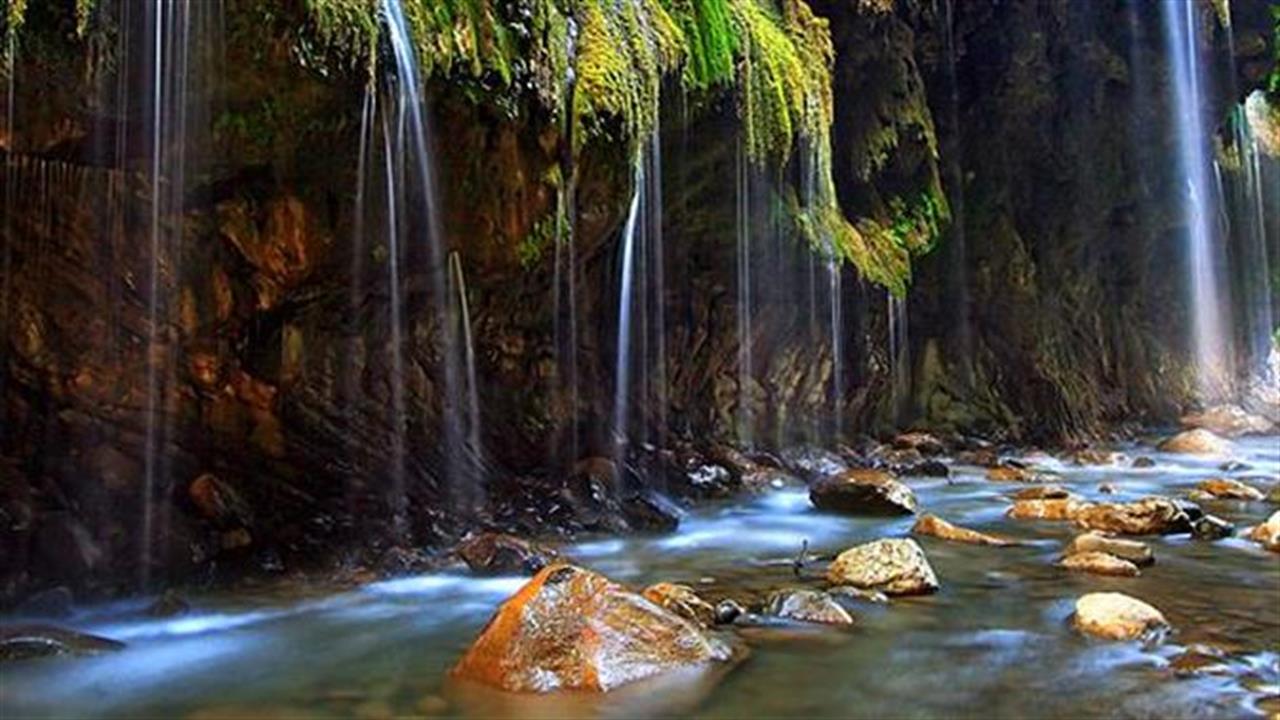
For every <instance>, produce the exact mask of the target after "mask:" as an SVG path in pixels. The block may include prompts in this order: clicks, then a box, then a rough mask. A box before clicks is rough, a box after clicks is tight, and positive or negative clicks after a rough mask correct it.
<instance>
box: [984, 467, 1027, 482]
mask: <svg viewBox="0 0 1280 720" xmlns="http://www.w3.org/2000/svg"><path fill="white" fill-rule="evenodd" d="M987 479H988V480H990V481H991V482H1017V483H1032V482H1036V481H1037V480H1039V477H1038V476H1037V475H1036V474H1035V473H1034V472H1032V471H1031V470H1028V469H1027V468H1024V467H1017V466H1016V465H1000V466H998V467H993V468H990V469H989V470H987Z"/></svg>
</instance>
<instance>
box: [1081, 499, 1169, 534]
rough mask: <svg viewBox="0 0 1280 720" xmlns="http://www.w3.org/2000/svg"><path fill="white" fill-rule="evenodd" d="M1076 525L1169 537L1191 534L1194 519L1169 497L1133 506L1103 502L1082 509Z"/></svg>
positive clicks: (1140, 502)
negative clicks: (1182, 533) (1176, 534)
mask: <svg viewBox="0 0 1280 720" xmlns="http://www.w3.org/2000/svg"><path fill="white" fill-rule="evenodd" d="M1071 519H1072V520H1074V521H1075V523H1076V525H1079V526H1080V527H1082V528H1087V529H1089V530H1101V531H1103V532H1109V533H1115V534H1117V535H1167V534H1169V533H1179V532H1189V531H1190V530H1191V518H1190V517H1189V516H1188V515H1187V513H1186V511H1184V510H1183V509H1182V508H1181V507H1179V506H1178V504H1177V503H1175V502H1173V501H1172V500H1169V499H1168V498H1161V497H1149V498H1143V499H1141V500H1138V501H1135V502H1130V503H1099V504H1096V505H1090V506H1088V507H1085V508H1082V509H1080V510H1079V511H1078V512H1076V513H1075V514H1074V515H1073V516H1072V518H1071Z"/></svg>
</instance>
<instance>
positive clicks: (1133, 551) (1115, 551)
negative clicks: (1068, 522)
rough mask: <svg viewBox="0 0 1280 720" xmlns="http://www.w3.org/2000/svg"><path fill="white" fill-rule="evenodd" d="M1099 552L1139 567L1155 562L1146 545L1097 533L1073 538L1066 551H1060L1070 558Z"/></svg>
mask: <svg viewBox="0 0 1280 720" xmlns="http://www.w3.org/2000/svg"><path fill="white" fill-rule="evenodd" d="M1099 552H1100V553H1106V554H1108V555H1113V556H1115V557H1118V558H1120V559H1122V560H1127V561H1129V562H1131V563H1133V564H1134V565H1139V566H1141V565H1150V564H1152V563H1154V562H1155V555H1154V554H1153V553H1152V552H1151V547H1150V546H1149V545H1147V544H1146V543H1141V542H1138V541H1137V540H1125V539H1122V538H1115V537H1110V536H1107V535H1104V534H1102V533H1098V532H1087V533H1083V534H1081V535H1077V536H1075V537H1074V538H1072V540H1071V542H1070V543H1069V544H1068V545H1067V547H1066V549H1065V550H1063V551H1062V554H1063V555H1065V556H1068V557H1070V556H1072V555H1082V554H1084V553H1099Z"/></svg>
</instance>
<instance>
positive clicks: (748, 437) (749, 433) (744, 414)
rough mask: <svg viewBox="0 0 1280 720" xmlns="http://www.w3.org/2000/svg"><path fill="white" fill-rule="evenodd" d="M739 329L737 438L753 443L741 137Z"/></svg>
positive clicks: (745, 169) (747, 201)
mask: <svg viewBox="0 0 1280 720" xmlns="http://www.w3.org/2000/svg"><path fill="white" fill-rule="evenodd" d="M736 182H737V186H736V190H735V196H736V198H737V208H736V211H737V222H736V241H737V329H738V408H737V418H736V422H737V425H738V427H737V435H738V442H740V443H742V444H743V445H745V446H748V447H750V446H751V443H752V440H753V433H754V425H755V418H754V417H753V414H752V410H751V401H752V397H751V394H752V393H751V387H752V383H754V381H755V375H754V368H753V367H752V357H751V345H752V341H753V338H754V335H753V333H752V329H751V325H752V322H751V309H752V308H751V305H752V301H751V245H752V243H751V238H752V234H751V165H750V162H749V161H748V159H747V153H746V149H745V148H744V147H743V145H742V140H741V139H739V140H738V151H737V179H736Z"/></svg>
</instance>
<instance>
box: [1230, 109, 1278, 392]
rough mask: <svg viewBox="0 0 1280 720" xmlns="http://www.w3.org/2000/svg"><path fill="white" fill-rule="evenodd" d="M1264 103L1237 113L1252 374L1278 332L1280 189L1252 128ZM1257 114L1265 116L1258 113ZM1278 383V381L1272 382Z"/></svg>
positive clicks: (1259, 368)
mask: <svg viewBox="0 0 1280 720" xmlns="http://www.w3.org/2000/svg"><path fill="white" fill-rule="evenodd" d="M1262 102H1264V100H1263V97H1262V94H1261V93H1260V92H1255V93H1254V94H1252V95H1250V97H1249V98H1248V100H1246V103H1245V104H1244V105H1242V106H1241V107H1240V108H1238V109H1237V111H1236V116H1235V121H1236V122H1235V127H1236V148H1237V150H1238V151H1239V153H1240V172H1239V174H1240V177H1239V179H1238V180H1237V192H1238V194H1239V198H1238V200H1237V203H1238V204H1237V207H1236V210H1237V211H1238V213H1239V214H1240V215H1241V218H1240V223H1239V228H1240V229H1239V232H1240V233H1241V234H1243V235H1244V238H1243V241H1242V243H1241V244H1242V247H1243V250H1244V258H1243V260H1242V263H1241V265H1242V266H1243V268H1244V278H1243V286H1244V287H1243V288H1242V291H1243V292H1244V294H1245V297H1244V304H1245V313H1246V319H1247V323H1248V326H1247V333H1248V338H1247V340H1248V344H1247V347H1248V350H1249V363H1250V368H1249V369H1250V370H1251V371H1252V372H1254V373H1263V372H1265V370H1266V368H1267V366H1268V365H1267V360H1268V356H1269V354H1270V352H1271V344H1272V341H1271V338H1272V334H1273V333H1274V332H1275V331H1276V322H1275V316H1274V314H1273V312H1272V307H1271V302H1272V286H1271V261H1272V258H1271V257H1270V251H1269V249H1268V241H1267V220H1268V218H1267V210H1266V198H1267V197H1272V198H1275V197H1276V196H1277V193H1280V188H1277V187H1275V186H1274V185H1268V183H1267V177H1266V175H1265V174H1264V173H1263V169H1262V162H1263V160H1262V151H1261V150H1260V149H1259V148H1258V141H1257V138H1256V137H1255V135H1254V130H1253V126H1252V124H1251V120H1250V118H1251V115H1252V113H1250V112H1249V110H1250V106H1251V105H1252V104H1255V103H1262ZM1255 112H1265V111H1264V110H1256V111H1255ZM1270 379H1271V380H1273V381H1274V380H1276V378H1270Z"/></svg>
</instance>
